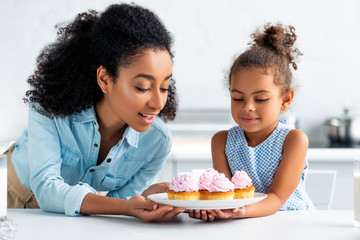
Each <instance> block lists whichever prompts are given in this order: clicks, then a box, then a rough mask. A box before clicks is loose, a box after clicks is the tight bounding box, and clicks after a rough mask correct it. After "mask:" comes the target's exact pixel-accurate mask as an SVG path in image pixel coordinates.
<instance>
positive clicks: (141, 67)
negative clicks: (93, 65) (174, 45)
mask: <svg viewBox="0 0 360 240" xmlns="http://www.w3.org/2000/svg"><path fill="white" fill-rule="evenodd" d="M100 71H101V70H100ZM105 72H106V70H105ZM171 77H172V59H171V56H170V54H169V52H168V51H165V50H152V49H150V50H146V51H144V52H143V54H142V55H140V56H138V57H136V58H135V60H134V61H133V62H132V63H131V65H130V66H128V67H121V68H120V69H119V71H118V77H117V78H116V79H115V83H114V82H113V81H112V80H110V79H111V78H110V77H109V76H108V75H106V74H105V75H101V73H100V74H99V70H98V83H99V85H100V87H101V89H102V90H103V92H104V98H103V99H102V100H101V101H102V103H100V104H99V105H101V106H103V107H104V108H103V110H106V111H102V112H105V114H103V115H104V116H106V119H107V120H106V121H107V122H108V124H107V125H108V126H116V125H120V126H121V125H125V124H127V125H129V126H130V127H132V128H133V129H135V130H136V131H138V132H144V131H146V130H148V129H149V127H150V125H151V124H152V123H153V122H154V120H155V117H156V116H157V115H158V114H159V113H160V111H161V110H162V109H163V108H164V106H165V103H166V100H167V95H168V91H167V90H168V87H169V84H170V80H171ZM99 78H100V81H99ZM107 78H108V80H106V79H107ZM105 82H106V84H105Z"/></svg>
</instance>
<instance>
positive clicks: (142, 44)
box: [24, 4, 178, 121]
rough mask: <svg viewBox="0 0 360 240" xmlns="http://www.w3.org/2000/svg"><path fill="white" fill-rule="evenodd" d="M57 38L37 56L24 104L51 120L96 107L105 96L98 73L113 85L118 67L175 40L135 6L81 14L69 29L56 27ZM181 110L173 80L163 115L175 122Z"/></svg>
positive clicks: (147, 13)
mask: <svg viewBox="0 0 360 240" xmlns="http://www.w3.org/2000/svg"><path fill="white" fill-rule="evenodd" d="M56 28H57V29H58V33H57V34H58V37H57V40H56V41H55V42H54V43H52V44H50V45H47V46H45V48H44V49H43V50H42V52H41V54H40V55H39V57H38V58H37V61H36V63H37V68H36V70H35V73H34V74H33V75H31V76H30V77H29V79H28V83H29V84H30V86H31V89H30V90H28V91H27V92H26V95H25V97H24V102H25V103H27V102H29V103H38V104H33V107H34V108H35V109H36V110H37V111H38V112H40V113H41V114H44V115H46V116H49V117H65V116H68V115H71V114H73V113H79V112H81V111H82V110H85V109H88V108H89V107H91V106H93V105H94V104H95V103H96V102H97V101H98V100H99V99H101V98H102V97H103V92H102V91H101V89H100V87H99V86H98V84H97V81H96V70H97V68H98V67H99V66H103V67H104V68H105V69H106V70H107V72H108V73H109V75H110V76H112V77H113V78H112V79H114V81H115V79H116V77H117V74H118V72H117V71H118V68H119V67H126V66H128V65H130V64H131V62H132V61H133V59H134V57H135V56H137V55H138V54H141V53H142V52H143V51H145V50H148V49H154V50H167V51H168V52H169V54H170V55H171V57H173V54H172V52H171V46H172V42H173V41H172V37H171V35H170V33H169V32H168V31H167V30H166V28H165V26H164V25H163V23H162V22H161V21H160V19H159V18H158V17H157V16H156V15H155V14H154V13H153V12H151V11H149V10H148V9H145V8H142V7H140V6H136V5H134V4H120V5H111V6H109V7H108V8H107V9H106V10H105V12H103V13H98V12H96V11H94V10H89V11H88V12H85V13H80V14H78V15H77V16H76V18H75V20H74V21H73V22H71V23H70V24H68V25H66V26H60V27H59V26H56ZM177 106H178V100H177V94H176V88H175V81H174V80H173V79H172V80H171V82H170V85H169V91H168V97H167V102H166V104H165V107H164V108H163V109H162V111H161V112H160V114H159V116H160V117H162V118H163V119H164V120H165V121H167V120H173V119H174V118H175V116H176V110H177Z"/></svg>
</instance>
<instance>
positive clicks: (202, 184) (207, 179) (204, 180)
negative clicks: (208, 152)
mask: <svg viewBox="0 0 360 240" xmlns="http://www.w3.org/2000/svg"><path fill="white" fill-rule="evenodd" d="M215 174H219V172H218V171H216V170H215V169H213V168H208V169H206V170H205V172H203V173H202V174H201V175H200V178H199V189H200V190H209V186H210V184H211V181H212V179H213V177H214V175H215Z"/></svg>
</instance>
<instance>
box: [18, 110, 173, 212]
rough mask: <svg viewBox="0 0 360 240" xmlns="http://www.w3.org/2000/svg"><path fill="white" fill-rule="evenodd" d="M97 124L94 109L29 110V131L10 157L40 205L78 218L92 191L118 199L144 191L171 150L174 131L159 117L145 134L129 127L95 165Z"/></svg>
mask: <svg viewBox="0 0 360 240" xmlns="http://www.w3.org/2000/svg"><path fill="white" fill-rule="evenodd" d="M98 128H99V126H98V123H97V120H96V116H95V111H94V108H93V107H91V108H89V109H87V110H84V111H82V112H81V113H79V114H74V115H70V116H67V117H65V118H53V119H51V118H48V117H46V116H43V115H41V114H39V113H38V112H36V111H35V110H33V109H30V111H29V124H28V129H26V130H25V131H24V133H23V135H22V136H21V137H20V139H18V140H17V141H16V144H15V149H14V152H13V153H12V158H11V161H12V163H13V165H14V168H15V171H16V173H17V175H18V177H19V179H20V181H21V182H22V184H23V185H24V186H25V187H26V188H28V189H29V190H31V191H33V192H34V194H35V197H36V199H37V201H38V203H39V205H40V207H41V209H43V210H44V211H50V212H60V213H65V214H66V215H70V216H75V215H78V214H79V212H80V208H81V203H82V201H83V198H84V197H85V195H86V194H88V193H90V192H91V193H96V191H108V196H110V197H116V198H128V197H131V196H134V195H137V194H141V193H142V191H143V190H144V189H145V188H146V187H147V186H149V185H150V184H151V183H152V181H153V179H154V178H155V176H156V174H157V173H158V172H159V171H160V170H161V168H162V167H163V165H164V163H165V160H166V157H167V156H168V154H169V153H170V150H171V146H172V141H171V134H170V131H169V129H168V128H167V126H166V125H165V124H164V122H163V121H162V120H161V119H160V118H156V119H155V121H154V123H153V124H152V125H151V126H150V128H149V130H147V131H146V132H137V131H135V130H134V129H132V128H131V127H127V129H126V130H125V132H124V134H123V138H122V139H121V140H120V141H119V142H118V143H117V144H116V145H115V146H114V147H112V149H111V150H110V152H109V153H108V155H107V157H106V159H105V160H104V161H103V162H102V163H101V164H100V165H97V160H98V153H99V148H100V138H101V136H100V132H99V131H98Z"/></svg>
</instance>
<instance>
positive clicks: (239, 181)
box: [231, 171, 252, 189]
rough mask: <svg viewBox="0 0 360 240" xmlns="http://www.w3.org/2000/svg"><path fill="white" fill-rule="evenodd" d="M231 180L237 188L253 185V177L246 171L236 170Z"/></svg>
mask: <svg viewBox="0 0 360 240" xmlns="http://www.w3.org/2000/svg"><path fill="white" fill-rule="evenodd" d="M231 182H232V183H233V184H234V186H235V188H236V189H242V188H246V187H248V186H250V185H251V183H252V181H251V178H250V177H249V176H248V175H247V173H246V172H245V171H236V172H235V174H234V175H233V177H232V178H231Z"/></svg>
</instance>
